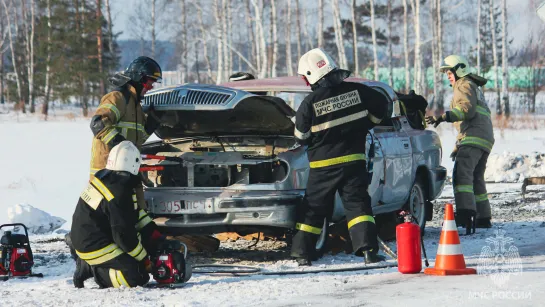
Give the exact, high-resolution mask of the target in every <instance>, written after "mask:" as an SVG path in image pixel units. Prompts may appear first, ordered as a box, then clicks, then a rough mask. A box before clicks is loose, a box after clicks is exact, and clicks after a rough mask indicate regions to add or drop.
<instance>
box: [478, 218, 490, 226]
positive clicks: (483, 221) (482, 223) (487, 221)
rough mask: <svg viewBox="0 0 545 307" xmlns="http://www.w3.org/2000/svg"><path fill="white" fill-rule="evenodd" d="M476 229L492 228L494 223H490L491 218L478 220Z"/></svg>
mask: <svg viewBox="0 0 545 307" xmlns="http://www.w3.org/2000/svg"><path fill="white" fill-rule="evenodd" d="M475 224H476V225H475V226H476V228H492V223H491V222H490V218H489V217H487V218H478V219H477V221H476V222H475Z"/></svg>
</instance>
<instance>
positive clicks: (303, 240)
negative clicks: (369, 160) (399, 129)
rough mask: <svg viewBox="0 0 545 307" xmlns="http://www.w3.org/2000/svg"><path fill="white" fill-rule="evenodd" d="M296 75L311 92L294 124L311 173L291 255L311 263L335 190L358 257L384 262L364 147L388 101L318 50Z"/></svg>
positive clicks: (302, 62) (305, 58) (304, 58)
mask: <svg viewBox="0 0 545 307" xmlns="http://www.w3.org/2000/svg"><path fill="white" fill-rule="evenodd" d="M298 74H299V75H302V76H303V79H305V80H306V82H307V84H309V85H310V86H311V88H312V93H311V94H310V95H308V96H307V97H306V98H305V99H304V100H303V102H302V103H301V105H300V107H299V109H298V110H297V115H296V120H295V137H296V139H297V141H298V142H299V143H300V144H302V145H308V150H307V155H308V159H309V161H310V173H309V178H308V182H307V189H306V195H305V197H304V200H303V203H302V205H301V206H299V208H298V212H297V224H296V229H297V230H298V231H297V233H296V234H295V236H294V238H293V245H292V250H291V256H292V257H295V258H296V260H297V262H298V263H299V264H300V265H310V264H311V263H310V261H311V259H314V258H316V257H315V255H313V253H314V252H315V246H316V241H317V239H318V237H319V235H320V233H321V231H322V226H323V225H324V219H325V218H326V217H328V216H330V215H331V213H332V210H333V205H334V201H335V193H336V192H337V191H338V192H339V194H340V196H341V199H342V201H343V205H344V208H345V213H346V218H347V222H348V229H349V232H350V237H351V239H352V245H353V248H354V251H355V253H356V255H358V256H365V262H366V263H373V262H378V261H381V260H384V258H383V257H382V256H379V255H378V254H377V253H378V241H377V233H376V226H375V220H374V218H373V210H372V208H371V197H370V196H369V193H368V192H367V187H368V184H369V183H368V172H367V165H366V155H365V143H366V136H367V133H368V131H369V129H371V128H372V127H374V126H375V125H376V124H378V123H380V122H381V121H382V119H383V118H384V117H385V116H386V113H387V101H385V100H386V99H385V97H384V96H382V95H381V94H380V93H378V92H376V91H375V90H373V89H371V88H370V87H368V86H365V85H363V84H360V83H352V82H345V81H344V79H346V78H347V77H348V76H349V75H350V72H349V71H346V70H342V69H339V68H338V67H337V65H336V64H335V63H334V61H333V59H332V58H331V56H329V55H328V54H327V53H325V52H324V51H323V50H322V49H320V48H317V49H313V50H311V51H309V52H307V53H306V54H304V55H303V56H302V57H301V59H300V60H299V68H298Z"/></svg>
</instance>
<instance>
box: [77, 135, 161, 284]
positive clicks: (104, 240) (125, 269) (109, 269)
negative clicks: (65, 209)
mask: <svg viewBox="0 0 545 307" xmlns="http://www.w3.org/2000/svg"><path fill="white" fill-rule="evenodd" d="M140 161H141V160H140V152H139V151H138V149H137V148H136V147H135V146H134V144H133V143H132V142H130V141H122V142H121V143H119V144H118V145H116V146H115V147H114V148H113V149H112V150H111V151H110V153H109V156H108V161H107V164H106V168H105V169H103V170H100V171H98V172H97V173H95V175H94V178H93V179H92V180H91V181H90V182H89V184H88V186H87V187H86V188H85V189H84V190H83V192H82V193H81V196H80V198H79V201H78V203H77V205H76V210H75V212H74V214H73V216H72V228H71V231H70V234H69V237H68V238H67V239H69V240H67V243H68V244H69V246H70V247H71V252H75V254H76V271H75V272H74V277H73V282H74V286H75V287H76V288H83V287H84V281H85V280H87V279H89V278H91V277H94V279H95V282H96V283H97V284H98V285H99V286H100V287H101V288H109V287H115V288H118V287H120V286H122V285H123V286H125V287H136V286H142V285H144V284H146V283H147V282H148V281H149V273H150V272H151V263H150V261H149V257H148V253H149V252H150V251H151V252H153V251H155V250H156V249H157V244H159V242H161V241H164V239H165V237H164V236H163V235H162V234H161V233H160V232H159V231H158V230H157V225H156V224H155V223H154V222H153V221H152V219H151V218H150V217H149V216H148V215H147V214H146V212H145V211H144V210H142V209H140V208H139V207H138V205H137V201H136V195H135V191H134V189H135V188H136V187H137V186H138V185H139V184H140V178H139V177H138V176H137V174H138V169H139V167H140V163H141V162H140Z"/></svg>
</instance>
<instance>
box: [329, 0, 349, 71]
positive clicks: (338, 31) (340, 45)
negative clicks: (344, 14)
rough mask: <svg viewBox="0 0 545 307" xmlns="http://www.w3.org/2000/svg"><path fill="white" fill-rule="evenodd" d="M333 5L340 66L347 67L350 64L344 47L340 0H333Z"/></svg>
mask: <svg viewBox="0 0 545 307" xmlns="http://www.w3.org/2000/svg"><path fill="white" fill-rule="evenodd" d="M331 7H332V9H333V25H334V29H335V43H336V45H337V51H338V55H339V66H340V67H341V68H345V69H346V68H347V66H348V65H347V60H346V52H345V49H344V38H343V32H342V27H341V14H340V11H339V0H331Z"/></svg>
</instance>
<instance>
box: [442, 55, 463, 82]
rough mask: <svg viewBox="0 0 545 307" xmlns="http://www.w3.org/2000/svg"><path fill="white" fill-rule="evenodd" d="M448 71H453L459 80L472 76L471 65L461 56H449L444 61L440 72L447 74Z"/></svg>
mask: <svg viewBox="0 0 545 307" xmlns="http://www.w3.org/2000/svg"><path fill="white" fill-rule="evenodd" d="M448 70H450V71H452V73H454V75H455V76H456V77H457V78H462V77H465V76H467V75H469V74H470V72H469V64H468V62H467V60H466V58H464V57H463V56H461V55H455V54H453V55H449V56H448V57H446V58H445V59H444V60H443V63H441V66H440V67H439V71H441V72H442V73H444V72H447V71H448Z"/></svg>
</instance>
